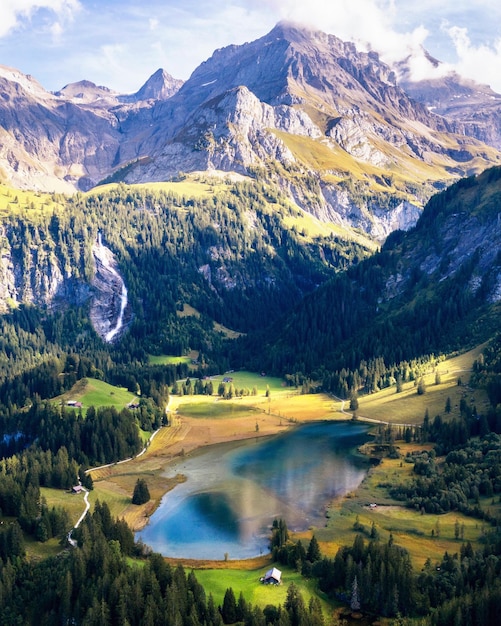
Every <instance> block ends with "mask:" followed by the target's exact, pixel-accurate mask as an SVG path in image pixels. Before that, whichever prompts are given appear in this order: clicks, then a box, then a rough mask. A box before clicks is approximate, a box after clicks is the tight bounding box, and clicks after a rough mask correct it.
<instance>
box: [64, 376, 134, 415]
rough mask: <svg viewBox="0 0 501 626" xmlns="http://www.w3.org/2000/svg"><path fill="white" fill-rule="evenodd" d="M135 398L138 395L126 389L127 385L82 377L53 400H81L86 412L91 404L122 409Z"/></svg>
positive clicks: (83, 409) (65, 401)
mask: <svg viewBox="0 0 501 626" xmlns="http://www.w3.org/2000/svg"><path fill="white" fill-rule="evenodd" d="M133 400H137V396H136V395H135V394H133V393H132V392H130V391H128V390H127V389H125V387H115V386H114V385H110V384H108V383H105V382H104V381H102V380H97V379H96V378H82V380H79V381H78V382H77V383H76V384H75V385H74V386H73V387H72V388H71V389H70V391H67V392H66V393H64V394H63V395H61V396H58V397H57V398H54V399H53V402H62V403H67V402H70V401H75V402H81V403H82V411H84V412H86V411H87V409H88V408H89V407H90V406H93V407H96V408H97V407H100V406H113V407H115V408H116V409H117V410H118V411H120V410H121V409H123V408H124V407H126V406H127V405H128V404H129V402H132V401H133ZM68 408H71V407H68ZM77 410H80V409H77Z"/></svg>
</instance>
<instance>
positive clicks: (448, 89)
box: [397, 53, 501, 150]
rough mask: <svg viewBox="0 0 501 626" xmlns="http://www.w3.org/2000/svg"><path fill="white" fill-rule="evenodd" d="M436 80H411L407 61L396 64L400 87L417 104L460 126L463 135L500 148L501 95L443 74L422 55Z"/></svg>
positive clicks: (440, 68)
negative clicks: (436, 75)
mask: <svg viewBox="0 0 501 626" xmlns="http://www.w3.org/2000/svg"><path fill="white" fill-rule="evenodd" d="M424 58H425V59H426V61H427V62H428V64H429V69H430V70H432V72H431V74H432V75H433V73H435V74H437V73H438V74H439V76H438V77H435V78H426V79H421V80H413V78H412V72H411V70H410V61H411V60H410V59H407V60H406V61H404V62H401V63H400V64H399V65H398V68H397V71H398V73H399V84H400V85H401V86H402V87H403V89H404V90H405V91H406V92H407V93H408V94H409V95H410V96H411V97H412V98H414V100H416V101H417V102H420V103H422V104H424V105H425V106H426V107H428V109H430V110H431V111H433V112H435V113H438V114H439V115H441V116H442V117H444V118H445V119H447V120H448V121H449V122H450V123H452V124H454V123H460V124H461V125H462V127H463V130H464V132H465V133H466V134H467V135H469V136H471V137H475V138H476V139H478V140H479V141H482V142H484V143H487V144H488V145H490V146H494V147H495V148H496V149H498V150H500V149H501V94H498V93H496V92H495V91H493V90H492V89H491V88H490V87H489V86H488V85H480V84H478V83H476V82H475V81H473V80H470V79H465V78H463V77H462V76H460V75H459V74H457V73H456V72H451V71H449V72H448V71H446V70H445V69H444V68H443V67H442V66H443V64H442V63H440V61H438V60H437V59H434V58H433V57H432V56H431V55H429V54H426V53H425V54H424Z"/></svg>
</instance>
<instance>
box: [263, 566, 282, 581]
mask: <svg viewBox="0 0 501 626" xmlns="http://www.w3.org/2000/svg"><path fill="white" fill-rule="evenodd" d="M281 577H282V572H281V571H280V570H279V569H277V568H276V567H272V568H271V569H270V570H268V571H267V572H266V574H265V575H264V579H265V580H268V578H274V579H275V580H280V578H281Z"/></svg>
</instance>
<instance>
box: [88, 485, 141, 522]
mask: <svg viewBox="0 0 501 626" xmlns="http://www.w3.org/2000/svg"><path fill="white" fill-rule="evenodd" d="M137 478H138V477H137V476H135V477H134V481H133V482H134V484H133V485H132V488H131V489H130V491H128V490H126V489H124V488H123V487H122V486H121V485H118V483H116V482H111V481H99V482H96V483H95V484H94V489H93V490H92V491H90V492H89V503H90V505H91V511H92V510H93V508H94V505H95V503H96V500H99V501H100V502H106V504H107V505H108V507H109V509H110V512H111V515H112V516H113V517H120V518H121V517H122V516H123V513H124V511H125V509H126V508H127V506H128V505H129V504H130V503H131V498H132V493H133V490H134V485H135V483H136V481H137Z"/></svg>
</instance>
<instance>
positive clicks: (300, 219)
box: [283, 209, 377, 251]
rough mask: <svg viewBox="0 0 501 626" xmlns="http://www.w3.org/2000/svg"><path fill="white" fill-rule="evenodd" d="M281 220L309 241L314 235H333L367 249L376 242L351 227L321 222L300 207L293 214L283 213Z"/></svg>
mask: <svg viewBox="0 0 501 626" xmlns="http://www.w3.org/2000/svg"><path fill="white" fill-rule="evenodd" d="M283 221H284V223H285V225H286V226H288V227H289V228H292V227H295V228H296V230H297V231H298V232H299V233H304V236H305V238H306V239H307V240H308V241H311V240H312V239H313V238H315V237H329V236H330V235H335V236H337V237H339V238H341V239H346V240H349V241H355V242H356V243H358V244H360V245H361V246H364V247H365V248H367V249H368V250H372V251H374V250H376V248H377V244H376V242H374V241H373V240H371V239H369V238H368V237H366V236H365V235H363V234H362V233H357V232H356V231H354V230H353V229H347V228H344V227H342V226H340V225H339V224H333V223H331V222H323V221H321V220H319V219H318V218H317V217H315V216H314V215H311V213H307V212H306V211H303V210H302V209H300V210H299V211H298V213H297V214H295V215H285V216H284V218H283Z"/></svg>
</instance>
